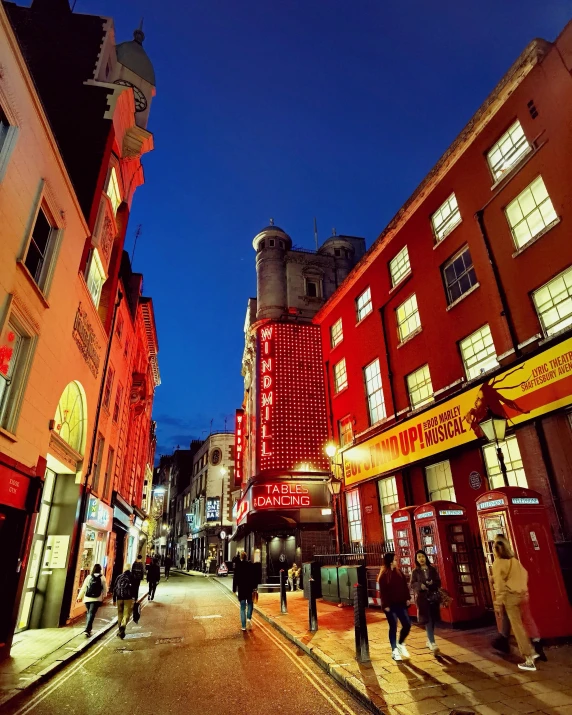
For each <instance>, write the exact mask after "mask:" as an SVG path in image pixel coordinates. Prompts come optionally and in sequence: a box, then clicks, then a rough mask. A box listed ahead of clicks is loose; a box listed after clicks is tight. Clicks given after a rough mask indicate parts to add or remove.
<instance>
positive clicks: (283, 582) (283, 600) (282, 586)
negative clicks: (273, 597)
mask: <svg viewBox="0 0 572 715" xmlns="http://www.w3.org/2000/svg"><path fill="white" fill-rule="evenodd" d="M280 613H288V606H287V605H286V571H284V569H280Z"/></svg>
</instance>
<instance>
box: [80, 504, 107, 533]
mask: <svg viewBox="0 0 572 715" xmlns="http://www.w3.org/2000/svg"><path fill="white" fill-rule="evenodd" d="M85 523H86V526H91V527H92V528H94V529H103V530H105V531H111V527H112V525H113V509H112V508H111V507H109V506H107V504H104V503H103V502H102V501H100V500H99V499H98V498H97V497H93V496H90V497H89V501H88V503H87V518H86V521H85Z"/></svg>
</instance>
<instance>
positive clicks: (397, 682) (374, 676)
mask: <svg viewBox="0 0 572 715" xmlns="http://www.w3.org/2000/svg"><path fill="white" fill-rule="evenodd" d="M211 580H213V581H215V582H217V583H218V584H219V586H222V587H225V588H226V589H228V590H231V589H232V579H231V578H228V577H227V578H213V577H211ZM255 608H256V611H257V612H258V614H259V615H260V616H261V617H262V618H264V619H265V620H266V621H267V622H268V623H270V624H271V625H272V626H273V627H274V628H276V629H277V630H278V631H280V633H282V634H283V635H284V636H285V637H286V638H288V639H289V640H290V641H291V642H292V643H295V644H296V645H297V646H298V648H300V649H301V650H302V651H303V652H304V653H306V654H307V655H309V656H310V657H311V658H313V659H314V660H315V662H316V663H318V664H319V665H320V666H321V667H322V668H323V669H324V671H325V672H327V673H329V674H330V675H331V676H332V677H333V678H335V680H336V681H338V682H339V683H341V684H342V685H343V686H344V687H345V688H346V689H347V690H348V691H349V692H351V693H352V694H353V695H354V696H355V697H356V698H358V699H359V700H360V702H361V703H363V704H364V705H365V706H366V707H367V708H368V709H370V710H372V711H373V712H376V713H384V714H385V715H439V714H441V713H443V714H444V713H450V712H451V711H453V710H462V711H466V712H473V713H480V715H516V713H527V714H529V713H545V714H546V715H572V646H570V645H564V646H553V647H550V648H547V649H546V653H547V656H548V662H547V663H540V662H538V661H537V671H536V672H532V673H530V672H524V671H520V670H519V669H518V668H517V663H518V662H519V661H520V660H522V659H521V658H519V657H517V656H503V655H501V654H497V653H496V652H495V651H493V650H492V649H491V646H490V642H491V640H492V638H493V636H494V635H495V633H496V631H495V630H494V629H492V628H485V629H483V628H481V629H476V630H463V631H459V630H453V629H448V628H438V629H437V632H436V640H437V644H438V645H439V648H440V656H439V657H435V656H434V655H433V654H432V653H430V652H429V651H428V649H427V647H426V637H425V631H424V629H422V628H420V627H418V626H413V629H412V632H411V635H410V637H409V638H408V640H407V647H408V649H409V651H410V653H411V659H410V660H409V661H406V662H402V663H396V662H395V661H393V660H392V658H391V648H390V646H389V642H388V634H387V621H386V619H385V616H384V615H383V613H382V612H381V611H379V610H376V609H368V610H367V623H368V636H369V650H370V656H371V663H368V664H360V663H358V662H357V661H356V652H355V639H354V638H355V636H354V624H353V618H354V615H353V608H352V607H346V608H339V607H338V606H336V605H335V604H331V603H327V602H325V601H322V600H318V602H317V609H318V631H317V632H316V633H310V632H309V630H308V601H307V600H306V599H304V597H303V593H302V592H301V591H296V592H293V593H290V592H289V593H288V594H287V608H288V613H287V614H282V613H280V598H279V595H278V594H275V593H261V594H259V601H258V605H257V606H256V607H255Z"/></svg>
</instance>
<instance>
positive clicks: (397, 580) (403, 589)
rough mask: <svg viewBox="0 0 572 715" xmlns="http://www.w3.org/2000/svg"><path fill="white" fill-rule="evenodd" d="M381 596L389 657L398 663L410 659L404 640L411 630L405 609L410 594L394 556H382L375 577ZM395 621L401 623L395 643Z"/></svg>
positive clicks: (409, 601) (389, 554)
mask: <svg viewBox="0 0 572 715" xmlns="http://www.w3.org/2000/svg"><path fill="white" fill-rule="evenodd" d="M377 580H378V583H379V592H380V596H381V607H382V609H383V611H384V612H385V616H386V618H387V622H388V624H389V642H390V644H391V657H392V658H393V660H396V661H399V660H404V659H406V658H410V657H411V656H410V655H409V651H408V650H407V647H406V646H405V639H406V638H407V636H408V635H409V631H410V630H411V619H410V618H409V613H407V609H408V608H409V605H410V604H411V594H410V593H409V586H408V584H407V578H406V577H405V575H404V574H403V573H402V572H401V571H400V570H399V569H398V568H397V564H396V563H395V554H394V553H388V554H384V555H383V566H382V567H381V570H380V572H379V575H378V577H377ZM397 621H399V622H400V623H401V632H400V634H399V642H398V641H397Z"/></svg>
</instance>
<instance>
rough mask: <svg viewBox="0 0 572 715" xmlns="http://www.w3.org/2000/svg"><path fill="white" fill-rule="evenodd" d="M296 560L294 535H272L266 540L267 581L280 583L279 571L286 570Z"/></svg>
mask: <svg viewBox="0 0 572 715" xmlns="http://www.w3.org/2000/svg"><path fill="white" fill-rule="evenodd" d="M295 561H296V537H295V536H294V534H291V535H290V536H273V537H270V538H269V539H268V541H267V566H266V568H267V572H266V573H267V582H268V583H280V571H281V570H282V569H284V570H285V571H286V572H287V571H288V569H289V568H291V566H292V564H293V563H294V562H295Z"/></svg>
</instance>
